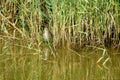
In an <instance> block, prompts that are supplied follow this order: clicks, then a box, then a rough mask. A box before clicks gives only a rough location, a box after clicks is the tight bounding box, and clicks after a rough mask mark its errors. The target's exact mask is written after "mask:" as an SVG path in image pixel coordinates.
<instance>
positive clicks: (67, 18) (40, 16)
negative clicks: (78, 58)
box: [0, 0, 120, 48]
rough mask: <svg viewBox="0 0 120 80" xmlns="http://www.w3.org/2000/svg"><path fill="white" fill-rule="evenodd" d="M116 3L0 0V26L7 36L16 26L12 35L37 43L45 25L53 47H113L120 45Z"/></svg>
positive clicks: (119, 8) (69, 0)
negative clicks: (50, 35)
mask: <svg viewBox="0 0 120 80" xmlns="http://www.w3.org/2000/svg"><path fill="white" fill-rule="evenodd" d="M119 4H120V2H119V1H117V0H110V1H107V0H101V1H100V0H93V1H90V0H24V1H23V0H12V1H11V0H0V30H1V33H2V35H4V34H5V32H8V34H9V36H13V32H14V31H15V30H16V32H15V34H14V36H15V37H21V39H26V40H27V42H28V44H32V45H34V44H35V45H38V43H40V44H41V43H42V41H43V39H42V33H43V28H44V27H45V26H47V27H49V29H50V30H51V32H52V34H53V46H54V47H83V46H85V45H90V46H101V45H102V46H106V47H114V48H116V47H119V46H120V23H119V21H120V19H119V18H120V6H119ZM9 23H10V24H9ZM18 34H19V36H17V35H18ZM23 34H24V35H23ZM21 39H20V40H21Z"/></svg>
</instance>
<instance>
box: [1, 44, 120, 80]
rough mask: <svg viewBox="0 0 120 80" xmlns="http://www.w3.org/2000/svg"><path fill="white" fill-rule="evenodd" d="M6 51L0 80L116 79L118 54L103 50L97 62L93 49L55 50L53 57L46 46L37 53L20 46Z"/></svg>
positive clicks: (119, 67) (119, 66) (119, 73)
mask: <svg viewBox="0 0 120 80" xmlns="http://www.w3.org/2000/svg"><path fill="white" fill-rule="evenodd" d="M2 45H3V44H2ZM4 45H5V44H4ZM0 48H1V51H0V52H1V53H3V52H4V53H6V51H3V48H2V46H1V47H0ZM12 49H14V50H13V51H12ZM6 50H7V51H9V52H7V53H9V54H5V55H3V54H0V80H116V79H117V80H120V62H119V61H120V53H119V52H118V51H114V50H107V51H108V55H106V56H105V57H104V58H103V59H102V60H100V61H99V62H98V63H97V61H98V60H99V59H100V58H101V56H102V53H103V51H101V50H97V49H89V48H86V49H81V50H79V51H77V52H75V51H72V50H71V49H59V50H56V52H55V53H56V56H55V57H53V55H52V54H51V50H50V49H49V47H44V48H43V49H42V50H43V51H42V53H38V54H32V53H34V51H30V50H28V49H26V48H25V49H24V48H23V47H20V46H19V47H15V46H11V47H8V48H6ZM10 53H14V54H12V55H10ZM108 58H110V59H109V60H107V61H106V63H105V64H104V65H103V63H104V62H105V60H106V59H108Z"/></svg>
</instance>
